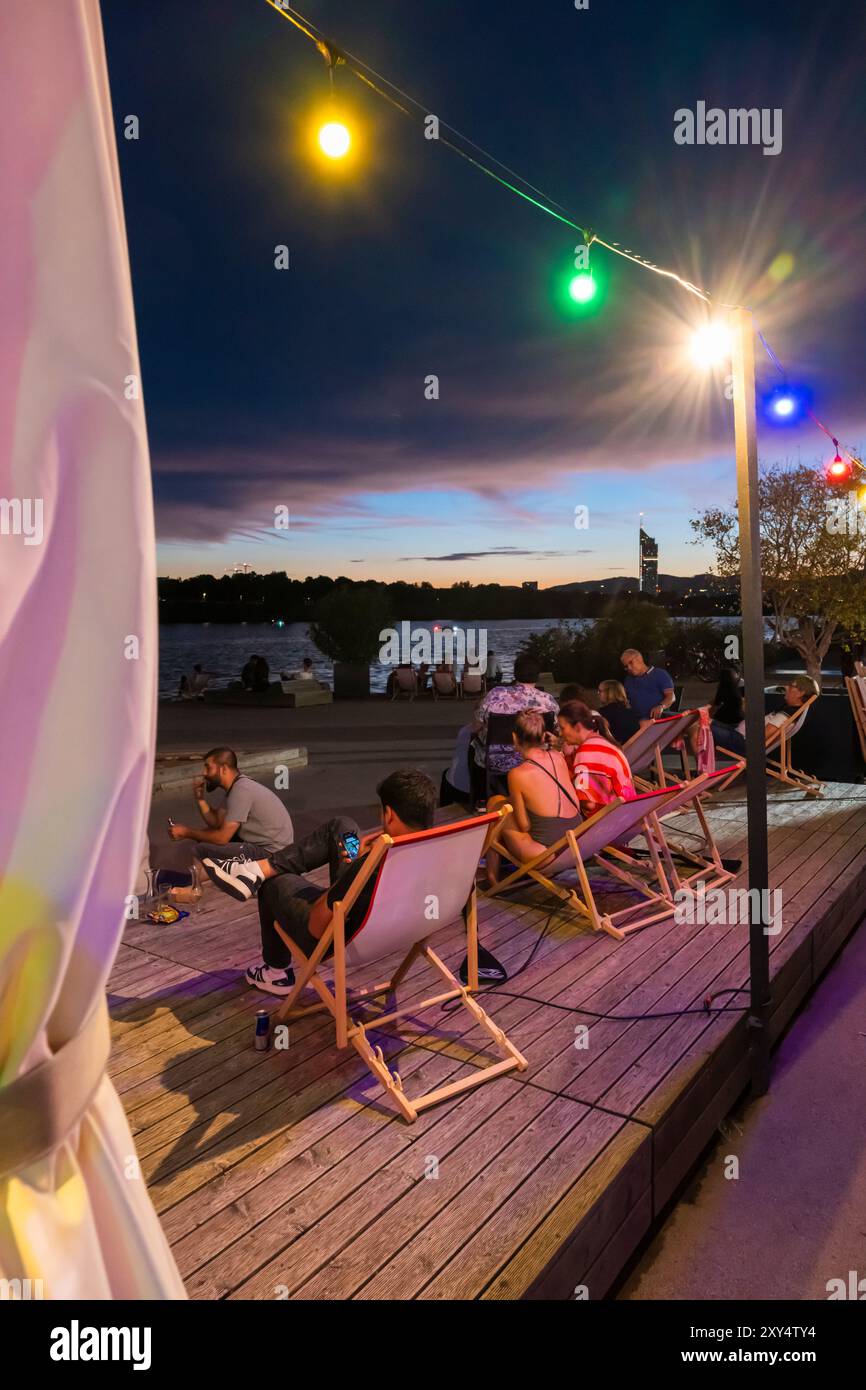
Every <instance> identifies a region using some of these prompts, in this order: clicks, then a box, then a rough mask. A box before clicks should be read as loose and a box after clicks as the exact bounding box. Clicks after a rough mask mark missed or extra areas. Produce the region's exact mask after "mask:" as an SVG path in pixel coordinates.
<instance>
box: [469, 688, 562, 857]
mask: <svg viewBox="0 0 866 1390" xmlns="http://www.w3.org/2000/svg"><path fill="white" fill-rule="evenodd" d="M545 734H546V730H545V727H544V716H543V714H541V713H540V712H539V711H537V710H524V711H523V712H522V713H521V714H519V715H518V716H517V721H516V723H515V726H514V734H513V736H512V737H513V742H514V747H515V750H516V751H517V753H518V754H519V755H520V758H521V762H520V763H519V765H518V766H517V767H514V768H512V769H511V771H510V772H509V774H508V798H507V799H508V801H509V802H510V803H511V806H512V807H513V812H512V814H511V815H510V816H509V817H508V818H507V820H506V821H505V822H504V823H503V825H502V828H501V830H500V832H499V838H500V839H501V840H502V842H503V843H504V844H505V846H506V848H507V849H508V850H509V851H510V852H511V853H512V854H513V856H514V859H515V862H516V863H519V864H520V863H525V862H526V861H527V860H528V859H533V858H534V857H535V856H536V855H537V854H541V853H542V852H543V851H544V850H545V849H548V848H549V847H550V846H551V845H555V844H556V842H557V840H561V839H562V837H563V835H565V834H566V832H567V831H568V830H576V829H577V827H578V826H579V825H580V823H581V820H582V816H581V812H580V806H579V804H578V800H577V797H576V794H575V791H574V788H573V786H572V785H571V778H570V777H569V772H568V765H567V763H566V761H565V758H564V757H563V756H562V754H561V753H560V752H557V751H556V750H555V749H552V748H549V747H548V746H547V742H546V738H545ZM505 801H506V798H505V797H504V796H494V797H491V798H490V800H489V801H488V803H487V809H488V811H496V810H498V809H499V807H500V806H502V805H504V804H505ZM500 858H501V856H500V855H499V854H498V852H497V851H496V850H488V851H487V856H486V867H487V877H488V879H489V880H490V882H491V883H496V882H498V880H499V871H500Z"/></svg>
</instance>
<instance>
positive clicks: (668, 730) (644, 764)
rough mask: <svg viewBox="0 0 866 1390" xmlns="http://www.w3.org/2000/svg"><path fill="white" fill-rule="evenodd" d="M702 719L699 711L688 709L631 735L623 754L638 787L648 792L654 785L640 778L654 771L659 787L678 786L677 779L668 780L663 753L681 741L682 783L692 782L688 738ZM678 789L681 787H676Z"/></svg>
mask: <svg viewBox="0 0 866 1390" xmlns="http://www.w3.org/2000/svg"><path fill="white" fill-rule="evenodd" d="M699 718H700V712H699V711H698V710H696V709H686V710H683V711H682V712H681V713H680V714H666V715H664V717H663V718H661V719H654V720H653V721H652V723H651V724H645V725H644V726H643V728H641V729H638V731H637V733H636V734H632V736H631V738H630V739H629V740H628V743H624V744H623V746H622V751H623V753H625V756H626V757H627V759H628V765H629V767H630V768H631V770H632V775H633V777H634V784H635V786H636V787H639V788H640V789H641V790H642V791H647V790H649V788H650V786H651V784H650V783H649V782H648V781H646V779H645V778H643V777H640V776H639V775H638V774H639V773H641V772H648V771H649V769H650V768H653V769H654V770H655V774H656V777H657V778H658V785H659V786H660V787H666V786H668V785H669V784H670V783H673V782H676V779H675V778H673V777H670V776H668V774H667V773H666V772H665V770H664V766H663V764H662V753H663V752H664V750H665V748H668V747H669V746H670V744H672V743H674V742H675V741H676V739H678V738H681V739H682V740H683V743H682V747H681V749H680V757H681V759H682V764H683V779H684V780H685V781H686V782H688V781H689V778H690V777H691V764H690V763H689V755H688V745H687V743H686V741H685V735H686V732H687V731H688V730H689V729H690V728H691V726H692V725H693V724H694V723H695V722H696V720H698V719H699ZM677 785H679V784H678V783H677Z"/></svg>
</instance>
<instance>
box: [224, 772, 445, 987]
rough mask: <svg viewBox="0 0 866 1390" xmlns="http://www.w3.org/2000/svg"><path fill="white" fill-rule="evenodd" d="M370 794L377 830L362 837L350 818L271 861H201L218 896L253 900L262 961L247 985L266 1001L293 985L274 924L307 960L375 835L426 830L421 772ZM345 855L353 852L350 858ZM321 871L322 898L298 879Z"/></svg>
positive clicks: (363, 902) (243, 857) (366, 902)
mask: <svg viewBox="0 0 866 1390" xmlns="http://www.w3.org/2000/svg"><path fill="white" fill-rule="evenodd" d="M376 791H377V795H378V797H379V800H380V802H381V807H382V829H381V830H380V831H374V832H373V833H371V834H369V835H363V836H362V834H361V829H360V827H359V825H358V823H357V821H355V820H353V819H352V818H351V816H335V817H333V818H332V819H331V820H328V821H325V822H324V823H323V824H322V825H320V826H319V827H318V828H317V829H316V830H314V831H313V832H312V833H311V834H310V835H306V836H305V837H304V838H303V839H302V840H299V841H297V842H296V843H295V844H292V845H289V846H288V847H287V848H286V849H282V850H279V851H277V852H276V853H274V854H269V855H261V856H258V857H256V856H251V855H249V854H247V853H242V854H240V855H237V856H236V857H235V858H233V859H230V860H227V861H226V860H224V861H222V862H221V861H220V860H219V859H217V858H208V857H206V858H204V859H203V860H202V865H203V868H204V870H205V871H206V873H207V874H208V877H209V878H210V879H211V881H212V882H213V883H214V884H215V885H216V886H217V888H220V889H222V891H223V892H224V893H228V894H230V895H231V896H232V897H233V898H237V899H238V900H239V901H241V902H246V901H248V900H249V899H250V898H252V897H255V896H257V897H258V908H259V924H260V927H261V940H262V957H263V959H262V962H261V964H259V965H254V966H251V967H250V968H249V969H248V970H247V972H246V980H247V983H248V984H250V985H254V986H255V988H256V989H260V990H263V991H264V992H265V993H267V994H277V995H285V994H288V993H289V991H290V990H291V988H292V986H293V984H294V982H295V976H294V972H293V970H292V955H291V951H290V950H289V948H288V946H287V945H286V943H285V942H284V941H283V938H282V937H281V936H280V934H279V932H278V931H277V929H276V926H275V925H274V924H275V922H279V923H280V926H282V927H283V929H284V931H285V932H286V933H287V934H288V935H289V936H290V937H291V938H292V940H293V941H294V942H296V944H297V945H298V947H299V949H300V950H301V951H303V953H304V955H305V956H308V957H309V956H310V955H311V954H312V953H313V951H314V950H315V949H316V945H317V942H318V941H319V938H320V937H321V936H322V934H323V932H324V931H325V929H326V927H327V926H328V924H329V923H330V921H331V917H332V915H333V912H332V909H333V905H334V903H335V902H337V901H339V899H341V898H343V897H345V895H346V893H347V891H348V889H349V887H350V886H351V884H352V883H353V882H354V880H355V877H356V875H357V874H358V873H359V871H360V869H361V866H362V865H363V863H364V861H365V859H366V857H367V855H368V854H369V852H370V850H371V849H372V847H373V845H374V844H375V843H376V842H377V840H378V839H379V838H380V836H381V835H382V834H386V835H390V836H392V837H396V836H398V835H410V834H412V832H413V831H418V830H429V829H430V828H431V826H432V824H433V813H434V811H435V809H436V802H437V799H438V797H437V792H436V788H435V786H434V785H433V783H432V782H431V781H430V778H429V777H428V776H427V775H426V774H425V773H423V772H420V771H418V770H417V769H415V768H407V769H403V770H400V771H398V772H392V773H391V774H390V776H388V777H386V778H385V780H384V781H383V782H380V783H379V786H378V787H377V788H376ZM349 848H351V849H353V850H355V855H354V857H352V856H351V855H350V853H349ZM325 865H327V866H328V871H329V881H330V887H329V888H327V889H326V890H325V891H324V892H323V891H322V889H321V888H317V887H316V885H315V884H313V883H310V881H309V879H307V878H304V877H303V875H304V874H308V873H311V872H312V870H314V869H320V868H324V866H325ZM375 886H376V878H375V875H374V876H373V877H371V878H370V879H368V881H367V883H366V884H365V885H364V888H363V889H362V891H361V893H360V894H359V895H358V898H357V899H356V901H355V902H354V903H353V905H352V907H351V909H350V911H349V913H348V914H347V916H346V940H347V941H349V940H351V938H352V937H353V936H354V935H355V932H356V931H357V930H358V928H359V927H360V926H361V925H362V923H363V921H364V919H365V917H366V915H367V911H368V909H369V906H370V903H371V901H372V897H373V892H374V890H375Z"/></svg>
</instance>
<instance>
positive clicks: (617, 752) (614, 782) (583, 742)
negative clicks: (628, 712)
mask: <svg viewBox="0 0 866 1390" xmlns="http://www.w3.org/2000/svg"><path fill="white" fill-rule="evenodd" d="M559 727H560V730H561V731H562V737H563V741H564V745H565V746H564V748H563V753H564V754H565V758H566V762H567V763H568V765H569V768H570V770H571V774H572V782H573V784H574V788H575V791H576V793H577V799H578V801H579V802H580V805H581V809H582V810H583V812H584V814H585V815H587V816H592V815H595V812H596V811H600V810H601V808H602V807H603V806H607V805H608V803H609V802H611V801H614V800H615V799H616V798H617V797H622V799H623V801H633V800H634V798H635V796H636V795H637V793H636V791H635V787H634V782H633V781H632V773H631V768H630V767H629V765H628V759H627V758H626V756H625V754H624V753H623V751H622V749H621V748H618V747H617V746H616V744H615V743H613V742H612V741H611V740H610V739H609V738H608V737H607V732H608V729H607V724H606V722H605V720H604V719H603V718H602V717H601V715H598V714H593V713H592V710H590V709H589V707H588V706H587V705H584V704H581V702H580V701H579V700H569V701H568V702H567V703H566V704H564V705H563V706H562V708H561V709H560V711H559ZM570 749H573V750H574V751H573V753H571V756H569V750H570Z"/></svg>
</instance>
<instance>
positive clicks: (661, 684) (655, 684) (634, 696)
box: [621, 647, 674, 719]
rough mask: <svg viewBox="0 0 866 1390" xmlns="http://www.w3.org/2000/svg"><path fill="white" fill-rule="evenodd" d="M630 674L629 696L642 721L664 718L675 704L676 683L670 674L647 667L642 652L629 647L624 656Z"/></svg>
mask: <svg viewBox="0 0 866 1390" xmlns="http://www.w3.org/2000/svg"><path fill="white" fill-rule="evenodd" d="M621 661H622V664H623V666H624V667H625V669H626V671H627V672H628V675H627V676H626V678H625V693H626V695H628V701H629V704H630V705H631V707H632V709H633V710H634V712H635V714H637V716H638V718H639V719H660V718H661V716H662V715H663V714H664V713H665V711H666V710H668V709H670V707H671V705H672V704H673V703H674V683H673V680H672V679H671V677H670V676H669V675H668V673H667V671H663V670H662V669H661V667H659V666H647V664H646V662H645V661H644V659H643V657H642V656H641V654H640V652H638V651H635V649H634V647H629V648H628V650H627V651H624V652H623V654H622V657H621Z"/></svg>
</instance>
